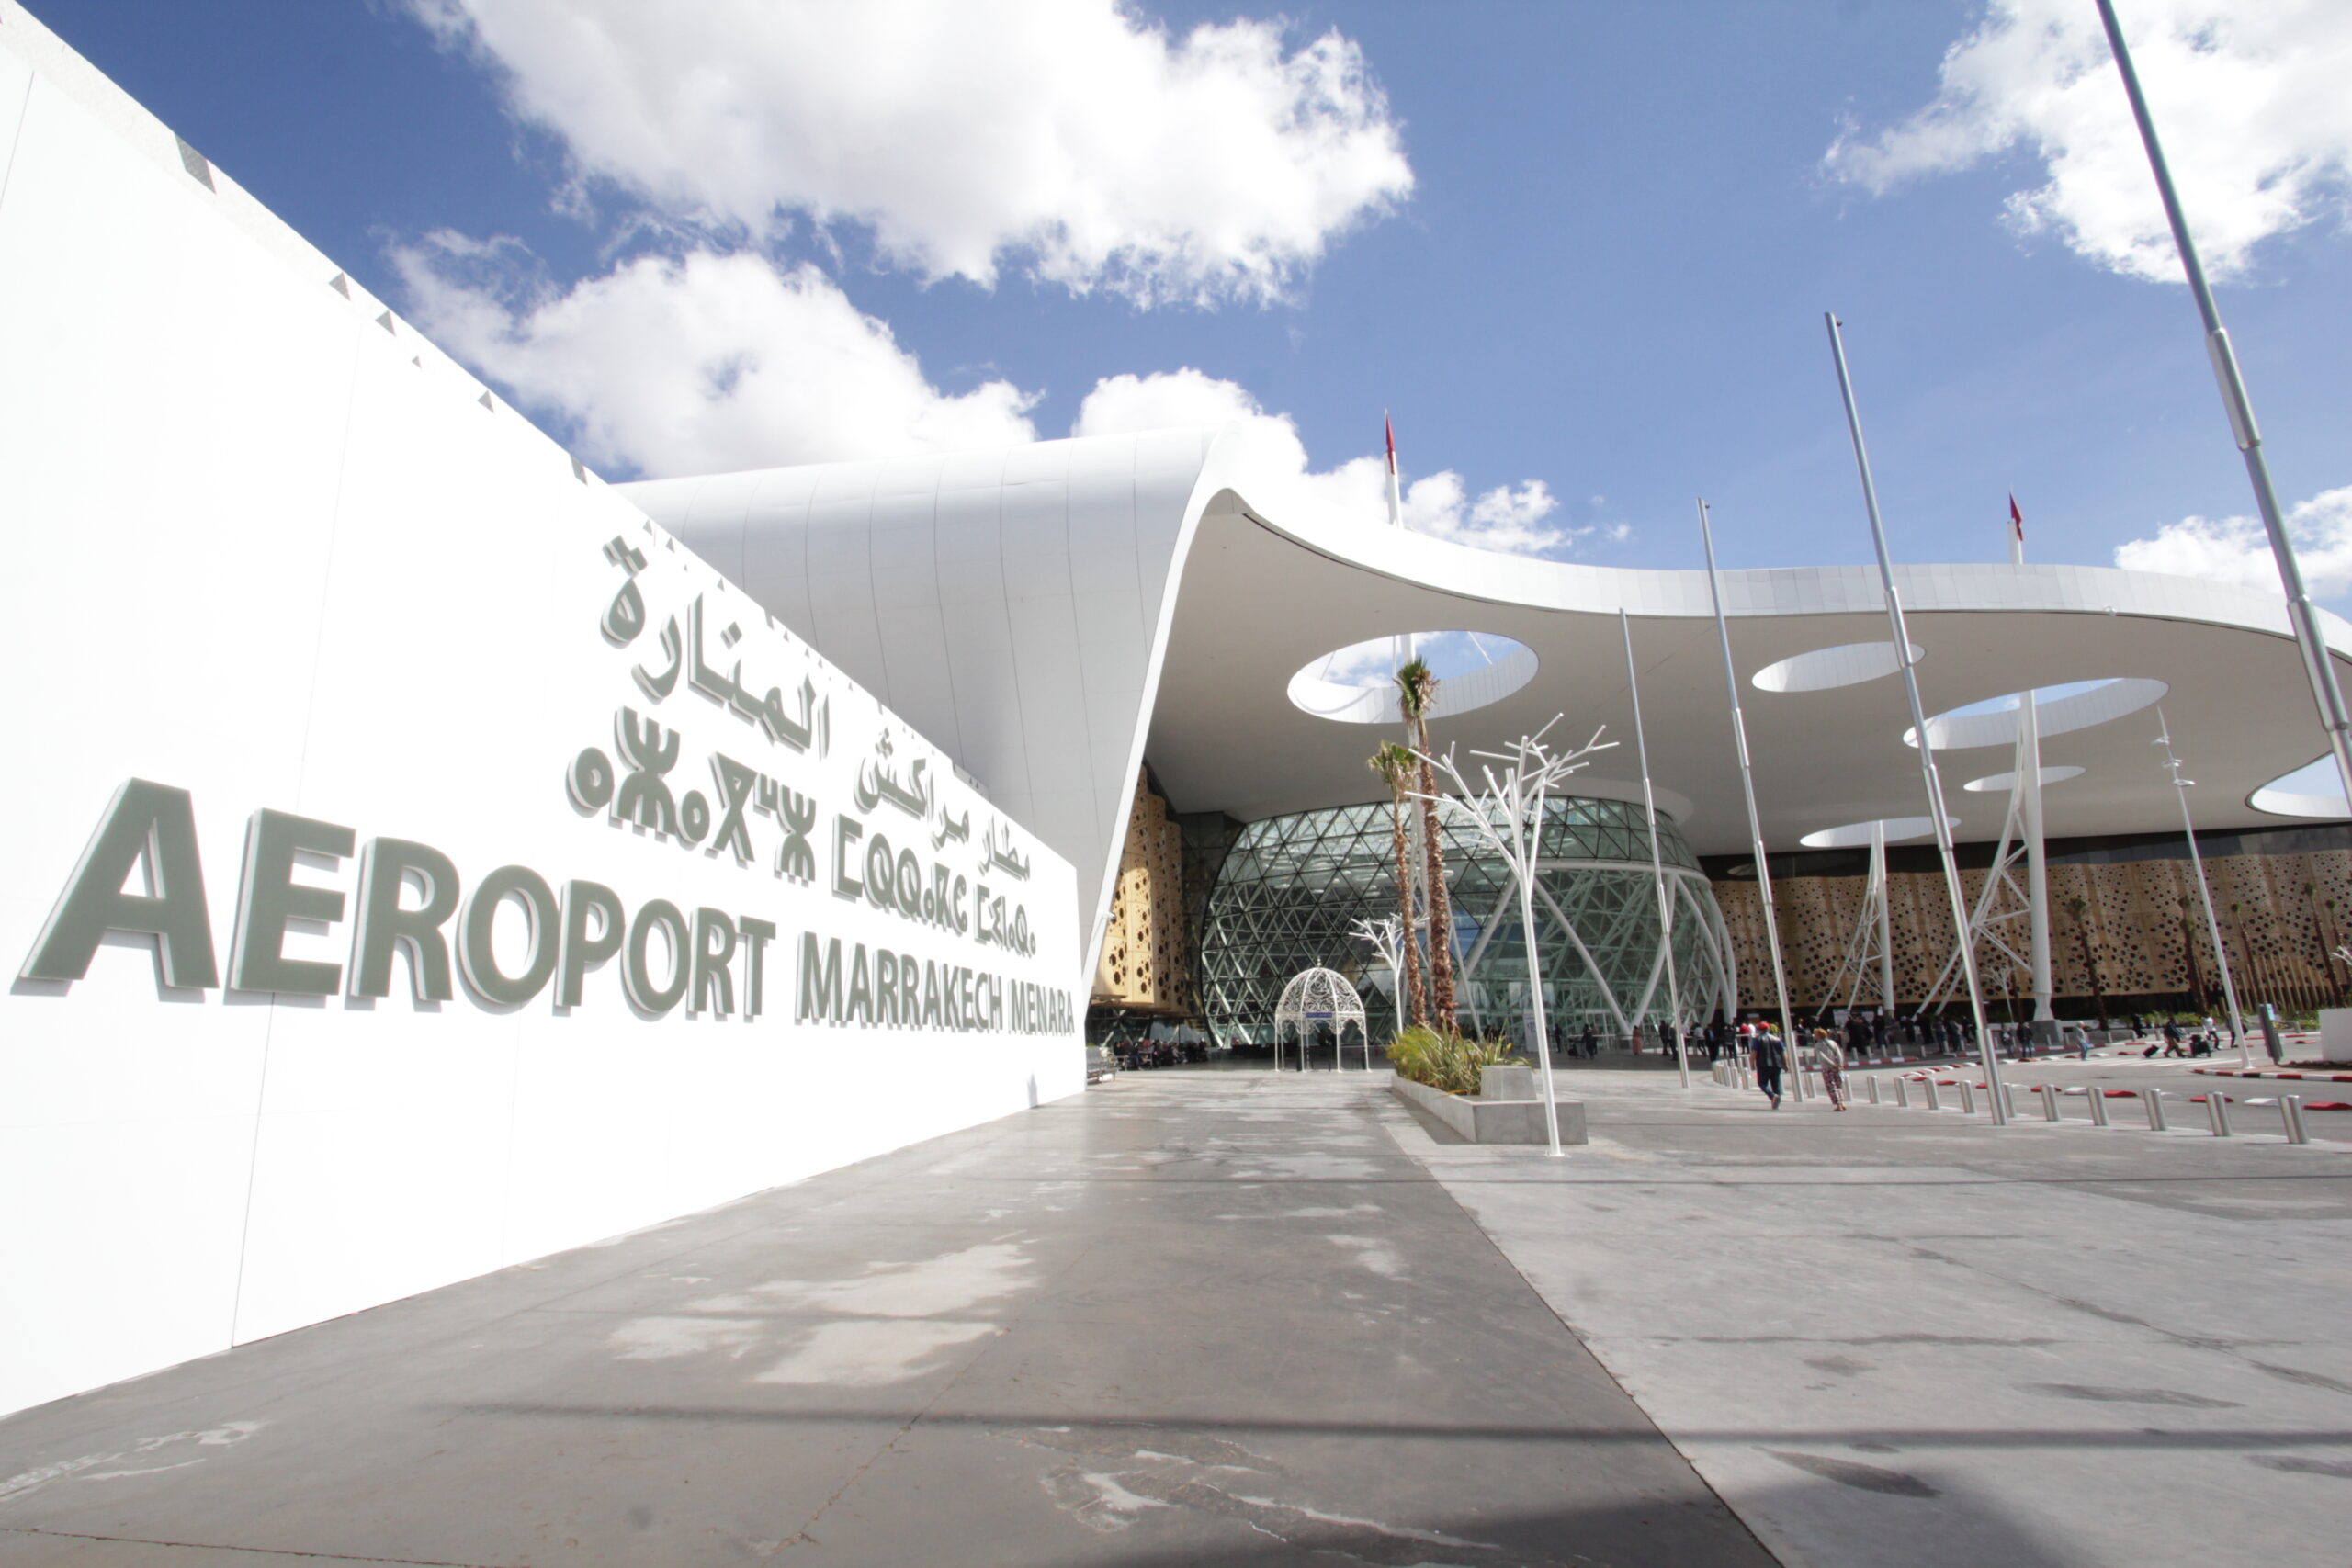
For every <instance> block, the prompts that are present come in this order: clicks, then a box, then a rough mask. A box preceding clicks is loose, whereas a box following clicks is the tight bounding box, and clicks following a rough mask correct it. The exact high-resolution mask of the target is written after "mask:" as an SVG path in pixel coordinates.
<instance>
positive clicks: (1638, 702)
mask: <svg viewBox="0 0 2352 1568" xmlns="http://www.w3.org/2000/svg"><path fill="white" fill-rule="evenodd" d="M1617 627H1618V629H1619V630H1620V631H1622V632H1623V633H1624V634H1625V689H1626V690H1627V691H1628V692H1631V693H1632V694H1633V696H1634V755H1635V756H1636V757H1638V758H1639V759H1640V760H1641V764H1642V818H1643V820H1644V821H1645V822H1646V823H1648V825H1649V830H1650V880H1651V881H1652V882H1653V883H1655V884H1656V885H1657V932H1658V937H1657V939H1658V942H1659V944H1660V947H1661V950H1662V951H1663V952H1664V953H1665V954H1666V1007H1667V1015H1666V1016H1667V1021H1668V1025H1669V1026H1670V1027H1671V1028H1672V1029H1673V1031H1674V1070H1675V1071H1676V1072H1678V1073H1679V1074H1680V1075H1681V1077H1682V1087H1683V1088H1684V1089H1689V1088H1690V1087H1691V1053H1690V1048H1689V1047H1688V1046H1686V1045H1685V1044H1684V1043H1683V1041H1682V983H1681V981H1680V980H1679V979H1678V978H1676V976H1675V973H1674V900H1673V898H1672V897H1669V896H1668V893H1667V891H1666V861H1665V859H1664V857H1663V856H1662V855H1661V854H1660V853H1659V852H1658V847H1657V791H1655V790H1654V789H1652V788H1651V787H1650V743H1649V740H1648V739H1647V738H1646V737H1645V736H1644V735H1643V733H1642V681H1641V677H1640V675H1638V674H1637V673H1635V671H1634V620H1633V617H1632V616H1630V615H1627V614H1626V613H1625V612H1624V610H1623V609H1622V608H1620V609H1619V610H1618V612H1617Z"/></svg>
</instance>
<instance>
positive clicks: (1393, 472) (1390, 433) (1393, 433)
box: [1380, 414, 2014, 506]
mask: <svg viewBox="0 0 2352 1568" xmlns="http://www.w3.org/2000/svg"><path fill="white" fill-rule="evenodd" d="M1380 429H1381V433H1382V434H1385V436H1387V437H1388V477H1389V478H1390V479H1395V478H1396V477H1397V427H1396V426H1395V425H1393V424H1391V423H1389V422H1388V416H1387V415H1386V414H1382V415H1381V416H1380ZM2012 505H2013V506H2014V503H2012Z"/></svg>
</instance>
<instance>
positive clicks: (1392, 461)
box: [1388, 449, 2025, 545]
mask: <svg viewBox="0 0 2352 1568" xmlns="http://www.w3.org/2000/svg"><path fill="white" fill-rule="evenodd" d="M1388 461H1389V466H1390V467H1392V468H1393V467H1395V466H1396V462H1397V458H1396V454H1395V451H1394V450H1393V449H1392V450H1391V452H1390V454H1389V458H1388ZM2009 532H2011V533H2013V534H2015V535H2016V536H2018V544H2020V545H2022V544H2024V543H2025V513H2022V512H2019V511H2018V492H2017V491H2009Z"/></svg>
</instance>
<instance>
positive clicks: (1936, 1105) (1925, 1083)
mask: <svg viewBox="0 0 2352 1568" xmlns="http://www.w3.org/2000/svg"><path fill="white" fill-rule="evenodd" d="M1919 1088H1920V1089H1921V1090H1922V1091H1923V1092H1924V1093H1925V1094H1926V1095H1927V1097H1928V1110H1930V1111H1941V1110H1942V1109H1943V1108H1944V1107H1943V1101H1942V1100H1940V1099H1939V1097H1938V1096H1937V1094H1936V1080H1935V1079H1933V1078H1921V1079H1920V1080H1919Z"/></svg>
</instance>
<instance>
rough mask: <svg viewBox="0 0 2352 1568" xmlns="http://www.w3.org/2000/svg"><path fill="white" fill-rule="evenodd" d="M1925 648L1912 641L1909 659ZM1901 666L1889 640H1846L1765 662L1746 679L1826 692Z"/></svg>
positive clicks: (1762, 685) (1764, 685)
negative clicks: (1834, 644) (1808, 651)
mask: <svg viewBox="0 0 2352 1568" xmlns="http://www.w3.org/2000/svg"><path fill="white" fill-rule="evenodd" d="M1926 652H1927V649H1923V648H1921V647H1920V646H1919V645H1918V644H1917V643H1916V642H1915V643H1913V644H1912V645H1911V662H1912V663H1914V664H1917V663H1918V662H1919V660H1920V659H1921V658H1922V657H1923V656H1924V655H1925V654H1926ZM1902 668H1903V663H1902V660H1898V659H1896V658H1895V657H1894V644H1893V643H1891V642H1847V643H1840V644H1838V646H1837V647H1836V648H1816V649H1814V650H1813V651H1812V652H1811V653H1800V654H1798V655H1796V656H1795V657H1794V658H1791V659H1783V660H1781V661H1780V662H1779V663H1777V664H1767V665H1766V666H1764V668H1763V669H1761V670H1758V671H1757V672H1756V673H1755V674H1753V675H1750V676H1749V677H1748V680H1749V681H1750V682H1753V683H1754V684H1755V686H1756V688H1757V689H1758V691H1764V692H1830V691H1835V690H1837V689H1838V687H1840V686H1859V685H1860V684H1861V683H1862V682H1865V681H1876V680H1879V679H1881V678H1882V677H1883V676H1887V675H1892V674H1894V672H1895V671H1898V670H1900V669H1902Z"/></svg>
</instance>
